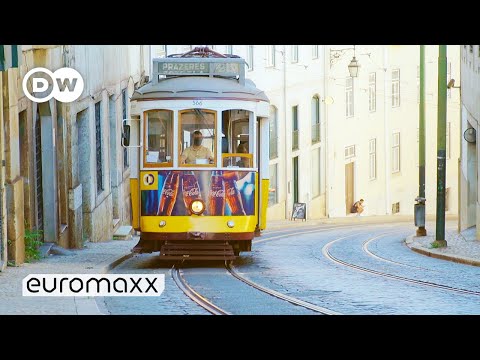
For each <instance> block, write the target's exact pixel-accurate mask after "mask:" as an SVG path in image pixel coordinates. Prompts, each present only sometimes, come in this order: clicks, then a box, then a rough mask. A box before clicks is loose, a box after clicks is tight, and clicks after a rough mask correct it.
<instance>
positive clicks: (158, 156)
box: [145, 110, 173, 166]
mask: <svg viewBox="0 0 480 360" xmlns="http://www.w3.org/2000/svg"><path fill="white" fill-rule="evenodd" d="M145 138H146V141H145V144H146V146H145V163H147V164H159V165H160V166H162V165H163V166H172V161H173V155H172V154H173V146H172V145H173V112H172V111H170V110H152V111H148V112H147V117H146V126H145Z"/></svg>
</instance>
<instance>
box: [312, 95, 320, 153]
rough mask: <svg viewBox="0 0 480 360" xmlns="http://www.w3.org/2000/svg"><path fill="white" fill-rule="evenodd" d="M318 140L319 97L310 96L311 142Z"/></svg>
mask: <svg viewBox="0 0 480 360" xmlns="http://www.w3.org/2000/svg"><path fill="white" fill-rule="evenodd" d="M319 141H320V98H319V97H318V96H317V95H315V96H314V97H313V98H312V144H315V143H317V142H319Z"/></svg>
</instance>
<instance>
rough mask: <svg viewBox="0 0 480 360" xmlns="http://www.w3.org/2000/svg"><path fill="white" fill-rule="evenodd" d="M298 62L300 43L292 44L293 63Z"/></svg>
mask: <svg viewBox="0 0 480 360" xmlns="http://www.w3.org/2000/svg"><path fill="white" fill-rule="evenodd" d="M297 62H298V45H292V63H297Z"/></svg>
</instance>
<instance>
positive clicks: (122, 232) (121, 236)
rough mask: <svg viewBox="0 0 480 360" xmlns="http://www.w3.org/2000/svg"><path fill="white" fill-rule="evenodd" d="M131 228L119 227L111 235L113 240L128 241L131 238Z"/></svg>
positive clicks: (126, 226) (128, 226) (127, 226)
mask: <svg viewBox="0 0 480 360" xmlns="http://www.w3.org/2000/svg"><path fill="white" fill-rule="evenodd" d="M132 233H133V227H132V226H130V225H123V226H120V227H119V228H118V229H117V231H115V233H114V234H113V240H130V239H131V238H132Z"/></svg>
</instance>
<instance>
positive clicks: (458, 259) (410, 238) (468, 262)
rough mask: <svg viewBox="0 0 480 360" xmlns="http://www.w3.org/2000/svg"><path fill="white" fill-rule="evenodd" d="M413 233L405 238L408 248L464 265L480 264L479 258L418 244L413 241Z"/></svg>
mask: <svg viewBox="0 0 480 360" xmlns="http://www.w3.org/2000/svg"><path fill="white" fill-rule="evenodd" d="M414 237H415V236H414V235H410V236H408V237H407V238H406V239H405V244H406V245H407V246H408V247H409V248H410V250H412V251H415V252H416V253H419V254H422V255H425V256H429V257H432V258H435V259H440V260H447V261H452V262H456V263H459V264H464V265H471V266H480V260H477V259H474V258H470V257H467V256H461V255H453V254H444V253H441V252H439V251H438V250H435V249H426V248H424V247H423V246H421V245H418V244H417V243H415V242H414V241H413V238H414Z"/></svg>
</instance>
